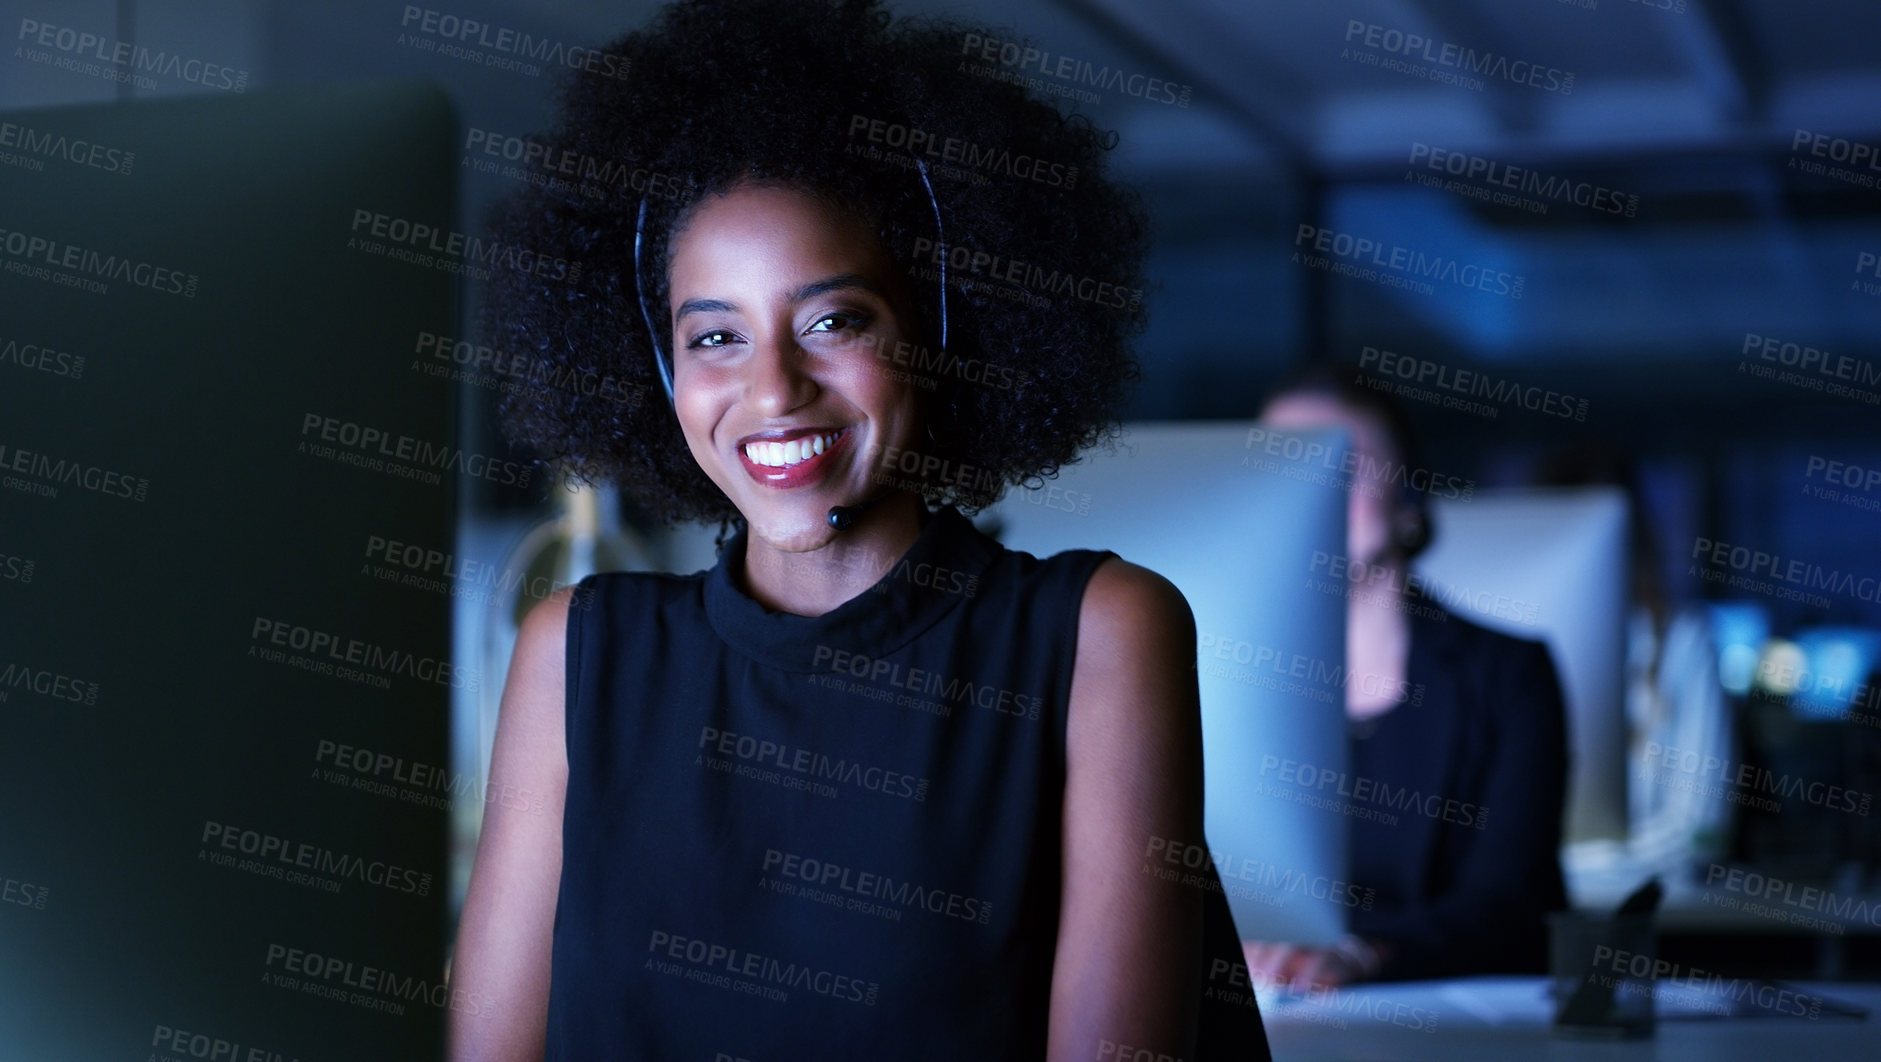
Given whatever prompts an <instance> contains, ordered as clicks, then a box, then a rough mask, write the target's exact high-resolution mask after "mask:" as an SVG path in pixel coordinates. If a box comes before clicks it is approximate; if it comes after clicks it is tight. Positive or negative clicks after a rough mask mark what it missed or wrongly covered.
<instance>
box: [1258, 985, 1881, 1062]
mask: <svg viewBox="0 0 1881 1062" xmlns="http://www.w3.org/2000/svg"><path fill="white" fill-rule="evenodd" d="M1546 985H1547V982H1546V979H1545V978H1541V977H1472V978H1461V979H1458V980H1454V981H1410V982H1403V983H1398V984H1387V985H1371V986H1360V987H1358V988H1354V989H1352V990H1350V991H1342V992H1339V993H1335V994H1333V996H1332V997H1330V998H1328V999H1326V1000H1325V1001H1324V1002H1320V1003H1309V1002H1284V1003H1279V1004H1277V1005H1272V1006H1269V1005H1267V1004H1266V1003H1265V1000H1263V1006H1262V1008H1261V1015H1262V1017H1263V1018H1264V1019H1265V1020H1266V1022H1267V1040H1268V1043H1269V1044H1270V1045H1271V1046H1272V1048H1273V1053H1274V1059H1275V1062H1474V1060H1477V1059H1483V1060H1492V1059H1493V1060H1497V1062H1501V1060H1505V1059H1507V1060H1513V1062H1526V1060H1528V1059H1544V1060H1545V1059H1575V1060H1580V1059H1587V1060H1592V1062H1600V1060H1609V1059H1610V1060H1616V1062H1617V1060H1635V1059H1658V1060H1667V1062H1671V1060H1678V1062H1686V1060H1689V1062H1735V1060H1738V1059H1743V1060H1745V1062H1770V1060H1773V1059H1774V1060H1777V1062H1842V1060H1844V1059H1848V1060H1854V1059H1881V984H1852V983H1823V982H1809V983H1803V984H1798V985H1797V986H1796V987H1798V988H1800V989H1803V990H1805V991H1808V992H1813V993H1819V994H1821V995H1822V996H1824V997H1826V998H1828V999H1831V1000H1836V1001H1839V1002H1843V1003H1850V1004H1854V1005H1856V1006H1860V1007H1866V1008H1868V1010H1869V1015H1868V1017H1867V1018H1865V1019H1860V1018H1845V1017H1835V1016H1832V1015H1830V1014H1828V1013H1824V1014H1823V1015H1822V1016H1821V1017H1819V1018H1816V1019H1813V1020H1810V1019H1805V1018H1785V1017H1756V1018H1716V1017H1698V1018H1679V1019H1673V1020H1666V1019H1661V1020H1660V1021H1659V1023H1658V1028H1657V1030H1656V1031H1655V1032H1654V1035H1653V1036H1652V1038H1651V1039H1643V1040H1611V1041H1603V1040H1574V1039H1566V1038H1563V1037H1558V1036H1556V1035H1554V1032H1553V1030H1552V1029H1551V1028H1550V1025H1549V1023H1550V1021H1551V1019H1552V1017H1553V1013H1554V1009H1553V1002H1552V1001H1551V1000H1550V999H1549V998H1548V997H1547V995H1546V994H1545V993H1546Z"/></svg>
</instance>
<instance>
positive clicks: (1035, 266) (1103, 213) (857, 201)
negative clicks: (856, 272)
mask: <svg viewBox="0 0 1881 1062" xmlns="http://www.w3.org/2000/svg"><path fill="white" fill-rule="evenodd" d="M991 36H993V35H990V34H985V33H984V32H983V31H981V30H979V29H978V28H975V27H969V26H965V25H962V24H958V23H953V22H946V21H936V20H911V19H901V20H891V18H890V17H889V15H888V13H887V12H885V11H883V10H881V9H880V7H879V4H878V3H877V0H680V2H677V3H674V4H672V5H670V6H668V7H666V8H664V9H663V10H662V11H661V12H660V13H659V15H658V16H657V17H656V18H655V20H654V21H653V23H652V24H651V26H649V27H648V28H647V29H645V30H642V31H639V32H634V33H629V34H627V35H625V36H623V37H621V38H619V39H618V40H616V41H614V42H612V43H610V44H608V45H607V46H606V47H605V48H603V49H602V51H603V52H604V53H611V54H612V55H613V56H615V57H618V60H619V65H618V66H616V67H614V68H613V69H612V71H611V73H612V74H613V75H614V76H607V72H606V71H596V72H585V73H581V74H577V75H575V76H574V79H573V80H572V81H571V82H569V83H568V85H567V86H566V87H565V88H564V90H563V93H562V98H561V104H560V109H559V112H558V116H557V119H556V122H555V125H554V127H553V128H552V129H551V130H550V131H549V133H547V134H546V135H545V136H544V137H542V138H540V139H539V143H541V145H542V146H543V147H544V148H546V150H547V156H546V157H547V158H550V159H555V160H562V161H561V162H560V163H559V165H560V167H561V169H562V170H563V171H569V170H572V171H574V172H572V173H570V174H569V176H568V179H566V180H557V181H552V182H547V183H542V184H535V185H531V186H530V187H529V188H528V189H527V190H526V191H523V192H520V193H518V194H516V195H515V196H513V197H511V198H510V199H509V200H507V201H506V202H504V203H503V204H501V205H500V207H499V209H498V210H497V212H496V216H495V219H494V225H493V228H494V231H495V236H496V239H497V240H498V241H499V242H500V243H501V244H503V245H506V246H513V247H515V248H518V249H519V250H527V251H528V252H530V254H528V255H521V254H518V255H514V256H505V257H504V258H502V259H501V260H500V261H501V262H507V263H508V264H507V265H506V266H504V265H499V267H498V268H495V269H493V273H492V277H491V282H490V286H489V290H488V292H487V298H486V299H485V302H484V307H483V313H482V318H481V325H482V329H483V332H484V335H485V337H486V340H487V341H488V342H490V343H492V344H493V345H494V346H496V347H497V348H498V349H500V350H502V351H504V352H505V354H506V355H508V356H511V357H514V358H517V359H518V360H521V361H525V362H526V363H529V364H533V365H535V366H538V367H539V368H540V369H541V370H542V375H545V376H549V377H551V378H553V379H556V380H570V379H579V380H584V381H595V380H599V381H602V386H600V387H591V386H584V387H569V386H561V387H554V388H533V389H532V388H518V389H511V390H509V391H507V392H506V393H505V395H504V396H503V398H502V399H501V401H500V402H499V407H498V413H499V417H500V419H501V421H502V424H503V426H504V429H505V431H506V432H507V433H508V434H509V435H510V437H511V438H512V439H513V440H515V441H517V442H520V443H523V444H525V445H527V446H528V447H530V448H531V449H533V450H535V451H536V452H537V453H538V454H539V455H540V456H542V457H543V458H544V459H546V460H548V461H549V462H552V463H554V464H557V465H560V466H561V467H562V468H563V469H564V470H566V471H567V472H568V473H569V474H571V475H573V476H574V477H576V478H578V479H581V480H586V481H590V482H611V483H614V484H616V485H617V486H619V487H620V488H621V490H622V491H623V492H624V493H625V494H626V495H627V496H628V497H630V498H631V499H632V500H633V501H635V502H636V503H637V504H638V505H639V506H640V507H641V508H642V509H644V510H646V511H647V512H648V513H649V514H651V515H653V516H654V517H656V518H658V519H661V520H663V521H665V522H667V523H669V524H670V523H673V522H676V521H681V520H707V521H711V520H726V519H733V520H735V519H737V518H738V514H737V512H736V510H735V509H733V507H732V505H731V503H730V502H729V501H728V500H727V499H726V497H725V496H724V494H723V493H721V492H720V491H719V489H718V488H717V487H716V486H715V485H714V484H713V483H712V482H711V481H710V480H709V479H707V478H706V476H705V474H704V472H702V471H701V470H700V468H699V467H698V464H697V463H696V461H695V460H694V459H693V457H692V454H691V452H690V450H688V448H687V447H686V445H685V442H684V439H683V437H682V436H681V433H680V430H679V424H678V421H677V420H676V419H675V417H674V415H673V411H672V409H671V407H670V405H669V404H668V403H667V402H666V401H665V397H666V396H665V391H664V389H663V387H662V385H661V383H660V379H659V375H658V373H659V370H658V368H657V363H656V361H655V357H654V354H653V348H652V345H651V342H650V339H649V335H648V329H647V324H646V322H645V321H644V320H643V318H642V313H641V301H640V300H641V298H642V297H643V296H644V299H645V304H646V306H647V307H648V310H649V312H650V314H651V316H652V319H653V320H655V321H662V322H663V321H665V320H666V319H667V310H666V307H667V305H668V296H667V290H666V275H667V263H668V261H669V258H668V255H669V249H670V238H671V236H672V234H673V233H674V232H675V231H676V230H677V229H678V228H679V227H680V226H682V225H683V224H684V222H685V221H686V219H687V217H688V216H689V211H691V210H692V209H693V208H694V207H695V206H696V205H697V204H698V203H699V202H700V201H701V200H702V199H703V198H704V197H706V196H708V195H713V194H717V193H722V192H724V191H726V190H728V189H730V188H731V187H733V186H735V185H737V184H738V183H740V182H742V181H747V180H756V181H762V182H766V183H778V184H783V185H787V186H791V187H797V188H800V189H802V190H804V191H806V192H808V193H810V194H813V195H815V196H817V197H818V198H820V199H822V200H824V201H826V202H830V203H833V204H837V205H840V206H842V207H845V208H846V209H848V210H849V211H851V212H853V213H854V214H855V215H856V216H858V217H860V218H862V219H863V220H864V221H865V222H867V223H868V224H869V225H870V226H871V227H872V228H873V229H874V230H875V231H876V233H877V234H878V236H879V237H880V239H881V240H882V243H883V246H884V247H885V248H886V249H887V250H888V252H889V254H890V255H891V256H892V257H893V259H894V260H895V261H897V262H898V263H901V264H903V265H905V266H906V267H907V268H908V271H909V276H908V284H907V286H908V290H909V292H910V293H911V298H912V301H913V302H914V304H915V315H916V320H915V321H914V322H913V327H912V328H904V331H906V332H908V333H909V334H911V335H913V336H918V337H920V338H921V340H922V342H921V343H920V344H919V345H917V347H916V348H915V349H914V350H913V351H900V352H879V353H881V354H882V356H883V358H884V362H883V368H884V370H891V371H906V372H908V373H909V374H910V377H911V378H912V380H913V386H917V387H919V388H920V389H921V390H922V391H924V392H925V395H926V398H925V400H926V401H927V403H928V406H927V409H928V425H929V428H928V430H929V437H928V438H927V439H926V440H924V441H923V442H922V444H921V449H922V451H923V454H922V456H923V457H924V458H927V457H933V458H937V459H939V461H938V462H933V461H930V462H927V464H928V467H930V468H931V467H934V466H935V465H936V464H939V467H942V468H945V469H947V470H949V473H948V474H947V475H945V476H941V477H929V478H928V479H927V480H924V481H923V482H922V484H921V490H922V493H923V495H924V496H925V497H927V499H928V500H929V501H930V502H932V503H935V504H953V505H958V506H961V507H962V508H964V509H967V510H968V511H973V510H976V509H978V508H982V507H984V506H986V505H990V504H991V503H992V502H993V501H995V500H997V498H998V497H999V495H1000V494H1001V493H1002V492H1003V491H1004V490H1005V489H1006V488H1007V487H1008V486H1012V485H1021V484H1028V483H1031V484H1035V483H1037V482H1039V479H1040V477H1042V476H1051V475H1055V474H1056V473H1057V470H1058V468H1059V466H1061V465H1064V464H1067V463H1070V462H1071V461H1074V460H1075V459H1076V458H1077V455H1078V453H1079V452H1080V451H1082V450H1083V449H1085V448H1086V447H1089V446H1091V445H1092V444H1094V443H1096V442H1098V441H1100V440H1101V439H1103V438H1105V437H1107V436H1108V435H1110V434H1111V433H1112V432H1114V430H1115V426H1116V425H1115V418H1116V416H1117V414H1118V411H1119V409H1120V408H1121V405H1122V402H1123V399H1124V397H1125V393H1126V389H1127V388H1128V386H1129V385H1130V384H1131V383H1132V382H1134V380H1135V379H1136V377H1137V375H1138V369H1137V364H1136V360H1135V356H1134V353H1133V350H1132V342H1133V340H1134V339H1135V337H1136V336H1137V335H1138V334H1139V333H1140V332H1141V330H1142V327H1143V313H1142V304H1141V298H1142V293H1143V287H1144V280H1143V260H1144V257H1145V252H1146V249H1147V242H1148V241H1147V236H1146V232H1145V222H1144V215H1143V210H1142V207H1141V205H1140V202H1139V201H1138V199H1137V197H1136V196H1135V195H1134V193H1133V192H1132V191H1130V190H1129V189H1127V188H1125V187H1122V186H1119V185H1117V184H1113V183H1112V182H1110V181H1109V180H1107V179H1106V177H1105V163H1106V156H1107V152H1108V151H1109V150H1110V149H1111V148H1112V147H1114V146H1115V135H1114V134H1106V133H1103V132H1101V131H1099V130H1097V129H1095V128H1093V127H1092V125H1091V124H1090V123H1089V122H1088V121H1087V120H1086V119H1084V118H1083V117H1082V116H1081V115H1077V114H1064V113H1061V112H1060V110H1059V109H1058V108H1057V107H1056V106H1054V105H1052V104H1049V103H1045V102H1041V101H1040V100H1037V99H1034V98H1032V97H1031V96H1030V95H1028V93H1027V92H1026V91H1025V89H1024V88H1022V87H1020V86H1018V85H1015V84H1012V83H1010V82H1009V81H1008V80H1006V79H1005V78H1004V76H1003V75H1005V74H1006V71H1005V69H1004V68H1003V67H1001V66H999V65H997V64H995V63H987V62H983V61H982V60H981V58H980V56H979V50H978V49H972V50H971V51H969V48H968V42H969V41H970V40H979V39H981V38H982V37H991ZM915 157H919V158H921V159H922V160H923V161H924V163H925V165H926V167H927V171H928V176H929V178H930V181H931V184H932V188H933V199H931V200H930V198H929V196H928V194H927V192H926V191H925V190H924V189H923V184H922V178H921V175H920V173H919V172H918V171H917V170H916V168H915V166H914V162H913V161H912V160H913V158H915ZM643 207H644V211H645V220H644V223H640V224H638V225H637V219H638V218H639V216H640V212H641V211H642V209H643ZM936 209H938V211H939V214H940V226H941V228H940V232H941V233H942V234H944V236H945V242H944V243H941V242H939V241H937V240H936V235H937V227H936V219H935V212H936ZM637 230H638V231H639V233H640V237H641V242H642V243H643V250H642V251H641V254H642V258H641V262H642V265H641V267H640V269H638V270H636V268H635V243H636V231H637ZM556 260H561V261H562V262H564V263H566V267H565V268H564V267H561V266H557V267H556V268H545V266H544V264H543V263H545V262H555V261H556ZM943 261H944V262H945V263H946V266H947V270H946V275H947V295H946V323H947V344H946V350H945V353H944V355H942V354H941V352H940V350H939V343H938V337H939V321H940V314H939V291H940V284H939V279H938V278H939V265H940V264H941V263H942V262H943ZM517 262H523V263H526V264H528V265H532V266H534V268H533V269H529V268H522V267H520V266H518V265H517V264H516V263H517ZM636 274H638V276H636ZM642 284H644V286H645V290H644V292H643V291H641V290H640V285H642ZM661 330H662V332H665V333H667V334H663V335H661V336H659V341H660V346H661V349H663V350H668V351H670V349H671V346H670V344H671V337H670V328H665V327H663V326H662V329H661ZM891 353H893V354H895V355H896V356H895V358H894V359H893V360H890V357H889V355H890V354H891ZM902 355H906V360H905V361H904V360H903V359H902V357H901V356H902ZM940 462H945V463H944V464H941V463H940ZM896 471H898V470H896Z"/></svg>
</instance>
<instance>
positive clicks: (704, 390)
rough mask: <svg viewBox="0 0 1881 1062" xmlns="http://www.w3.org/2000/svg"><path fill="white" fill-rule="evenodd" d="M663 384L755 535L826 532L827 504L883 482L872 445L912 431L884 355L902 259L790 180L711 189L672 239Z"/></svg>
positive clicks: (801, 539)
mask: <svg viewBox="0 0 1881 1062" xmlns="http://www.w3.org/2000/svg"><path fill="white" fill-rule="evenodd" d="M670 281H671V283H670V287H671V291H672V295H671V300H672V301H671V306H670V310H671V313H672V322H673V333H672V349H673V396H674V404H675V407H676V409H677V412H678V416H679V426H680V429H681V430H682V431H683V432H684V433H685V437H686V445H687V446H688V447H689V448H690V449H691V451H692V456H693V458H694V459H695V460H697V461H698V462H699V467H700V468H702V469H704V470H705V474H706V475H707V476H709V477H711V479H712V482H714V483H716V484H718V487H719V489H720V490H722V491H724V492H725V496H726V497H728V498H730V499H731V502H732V504H733V505H735V506H737V507H738V511H739V512H740V513H743V514H744V517H745V520H746V522H747V523H749V524H750V526H751V534H752V536H753V540H754V541H756V540H759V539H762V540H763V541H765V542H767V543H769V544H770V545H772V546H775V547H777V548H779V549H783V550H787V551H792V552H794V551H799V550H808V549H815V548H817V547H819V546H822V545H824V544H826V543H827V542H828V541H829V540H830V538H831V536H832V535H833V534H835V532H833V531H832V530H831V529H830V527H829V523H828V517H829V510H830V507H831V506H835V505H854V504H856V503H857V502H860V501H863V500H865V499H868V498H870V497H871V496H872V495H873V494H874V493H876V492H877V491H878V490H880V489H883V488H878V487H876V486H875V485H873V484H872V483H871V482H870V477H871V475H872V474H873V472H874V468H873V466H872V463H871V461H870V460H869V455H871V454H879V453H883V452H886V451H887V450H888V448H889V447H897V448H902V449H906V448H909V447H911V446H912V444H913V442H914V440H915V439H916V438H917V437H918V436H919V434H920V432H921V420H920V408H919V403H918V402H917V398H916V395H917V394H918V392H916V391H915V390H914V389H913V388H912V387H910V386H909V385H908V384H906V383H903V382H898V381H896V380H894V379H893V378H892V376H891V374H890V373H888V372H885V371H884V367H885V366H890V365H892V364H893V363H892V362H891V361H888V360H885V357H884V355H885V354H886V353H887V352H892V351H893V350H894V349H895V347H894V344H896V343H897V342H899V341H901V340H902V339H903V338H904V337H908V338H911V337H909V336H908V333H907V332H906V331H904V329H905V328H907V325H906V324H905V323H904V322H906V321H907V320H908V310H907V306H908V303H907V297H906V289H905V287H904V285H903V282H902V276H901V272H900V271H899V270H898V269H897V268H896V267H895V263H894V262H893V261H892V260H891V259H890V257H889V255H888V253H887V251H886V250H885V249H884V248H883V247H882V246H881V243H880V241H879V240H877V239H876V237H875V235H874V233H873V232H872V231H870V229H869V228H868V227H867V226H866V225H865V224H864V223H863V222H861V221H860V220H859V219H857V218H854V217H851V216H848V215H844V214H841V213H838V212H836V211H834V210H833V209H832V208H830V207H828V206H826V205H824V204H823V203H821V202H819V201H818V200H816V199H814V198H812V197H810V196H809V195H806V194H804V193H803V192H800V191H796V190H794V189H789V188H782V187H777V186H771V185H753V184H744V185H739V186H737V187H735V188H733V189H732V190H731V191H729V192H727V193H726V194H724V195H721V196H713V197H709V198H708V199H707V200H705V201H704V202H703V203H701V204H700V205H699V206H698V207H697V208H696V209H695V211H694V213H693V215H692V218H691V220H690V222H688V223H687V224H686V226H685V228H684V229H682V230H681V231H680V232H679V234H678V235H677V237H676V238H675V240H674V244H673V255H672V271H671V274H670Z"/></svg>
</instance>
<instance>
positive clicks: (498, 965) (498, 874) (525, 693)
mask: <svg viewBox="0 0 1881 1062" xmlns="http://www.w3.org/2000/svg"><path fill="white" fill-rule="evenodd" d="M571 592H572V590H571V589H570V588H564V589H561V590H558V591H556V592H555V593H553V594H551V595H549V596H548V597H547V598H545V599H544V600H543V601H542V602H541V603H540V604H537V605H536V606H535V607H534V608H532V609H530V610H529V614H528V616H526V617H524V619H523V624H522V631H521V633H519V634H518V635H517V638H516V650H515V653H514V654H513V655H512V656H511V658H510V666H509V680H508V682H507V684H506V685H505V686H504V687H503V702H502V707H501V709H500V713H499V715H498V717H497V723H496V742H495V745H494V748H493V749H492V751H491V754H490V792H492V793H494V794H502V793H504V792H514V791H517V790H521V791H526V792H527V793H528V794H529V795H530V797H531V798H533V797H535V796H536V795H537V794H541V795H542V802H541V805H540V807H537V806H536V804H535V801H534V800H533V799H529V800H525V801H510V802H506V801H502V800H496V799H493V800H489V801H486V802H485V803H484V808H483V832H482V834H481V835H480V836H479V837H478V840H477V859H476V863H475V864H474V865H473V867H472V870H471V874H470V890H469V892H468V893H467V894H466V896H465V898H464V913H463V918H462V920H461V921H460V922H459V923H458V930H457V949H456V952H455V954H454V955H453V957H452V960H451V987H452V989H453V999H454V1000H463V1001H465V1005H463V1006H461V1007H458V1006H454V1007H453V1008H452V1011H451V1016H450V1023H451V1025H450V1042H451V1048H450V1059H451V1062H540V1059H541V1058H542V1057H543V1053H544V1051H545V1041H546V1039H547V1035H548V1015H549V951H550V945H551V943H552V934H553V931H554V927H555V904H556V894H557V892H558V890H559V888H560V884H561V873H562V804H563V798H564V794H565V793H566V791H567V786H568V749H567V746H566V744H565V743H564V736H563V735H564V690H565V686H566V680H565V677H564V671H565V663H564V658H565V655H566V641H565V639H566V637H567V624H568V622H569V618H568V600H569V595H570V593H571ZM505 787H510V788H508V789H506V788H505ZM510 803H520V804H522V805H523V806H520V807H510V806H509V804H510ZM460 993H461V994H460ZM470 1004H475V1006H472V1005H470Z"/></svg>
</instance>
